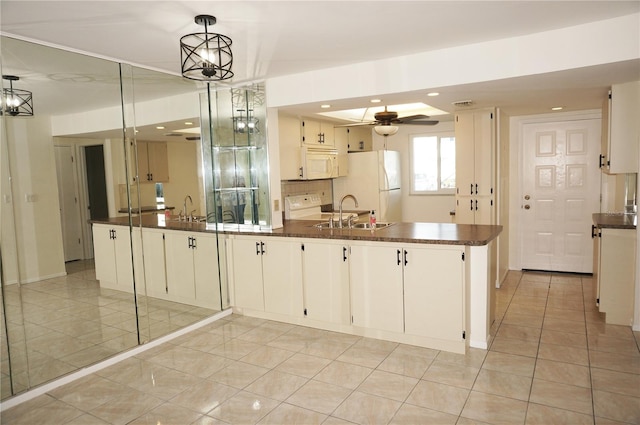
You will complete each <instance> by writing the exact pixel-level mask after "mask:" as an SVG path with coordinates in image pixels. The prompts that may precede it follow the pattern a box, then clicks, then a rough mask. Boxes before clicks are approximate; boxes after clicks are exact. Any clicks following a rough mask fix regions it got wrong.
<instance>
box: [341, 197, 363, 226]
mask: <svg viewBox="0 0 640 425" xmlns="http://www.w3.org/2000/svg"><path fill="white" fill-rule="evenodd" d="M347 198H351V199H353V202H354V203H355V204H356V208H357V207H358V200H357V199H356V197H355V196H353V195H351V194H348V195H344V196H343V197H342V199H341V200H340V216H339V218H338V220H339V221H338V227H340V228H342V227H343V226H342V204H343V203H344V200H345V199H347Z"/></svg>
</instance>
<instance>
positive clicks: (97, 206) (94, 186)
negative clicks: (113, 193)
mask: <svg viewBox="0 0 640 425" xmlns="http://www.w3.org/2000/svg"><path fill="white" fill-rule="evenodd" d="M84 158H85V169H86V175H87V194H88V197H89V205H88V209H89V216H90V218H91V219H92V220H95V219H98V218H105V217H109V204H108V203H107V182H106V179H105V170H104V149H103V146H102V145H95V146H85V148H84Z"/></svg>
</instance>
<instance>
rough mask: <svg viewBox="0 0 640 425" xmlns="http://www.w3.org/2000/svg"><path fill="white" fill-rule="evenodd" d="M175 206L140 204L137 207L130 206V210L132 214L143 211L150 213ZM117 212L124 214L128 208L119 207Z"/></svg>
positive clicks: (171, 208)
mask: <svg viewBox="0 0 640 425" xmlns="http://www.w3.org/2000/svg"><path fill="white" fill-rule="evenodd" d="M174 208H175V207H169V206H164V207H159V206H157V205H152V206H142V207H139V208H131V212H132V213H133V214H141V213H142V214H144V213H152V212H154V213H155V212H162V211H164V210H173V209H174ZM118 212H119V213H122V214H126V213H128V212H129V209H128V208H120V209H119V210H118Z"/></svg>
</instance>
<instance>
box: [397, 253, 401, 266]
mask: <svg viewBox="0 0 640 425" xmlns="http://www.w3.org/2000/svg"><path fill="white" fill-rule="evenodd" d="M396 260H397V262H398V265H400V264H401V262H400V250H397V251H396Z"/></svg>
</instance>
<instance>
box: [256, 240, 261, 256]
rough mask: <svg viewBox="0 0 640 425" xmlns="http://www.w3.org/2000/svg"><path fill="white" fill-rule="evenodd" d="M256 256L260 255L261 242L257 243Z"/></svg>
mask: <svg viewBox="0 0 640 425" xmlns="http://www.w3.org/2000/svg"><path fill="white" fill-rule="evenodd" d="M256 255H260V242H256Z"/></svg>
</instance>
